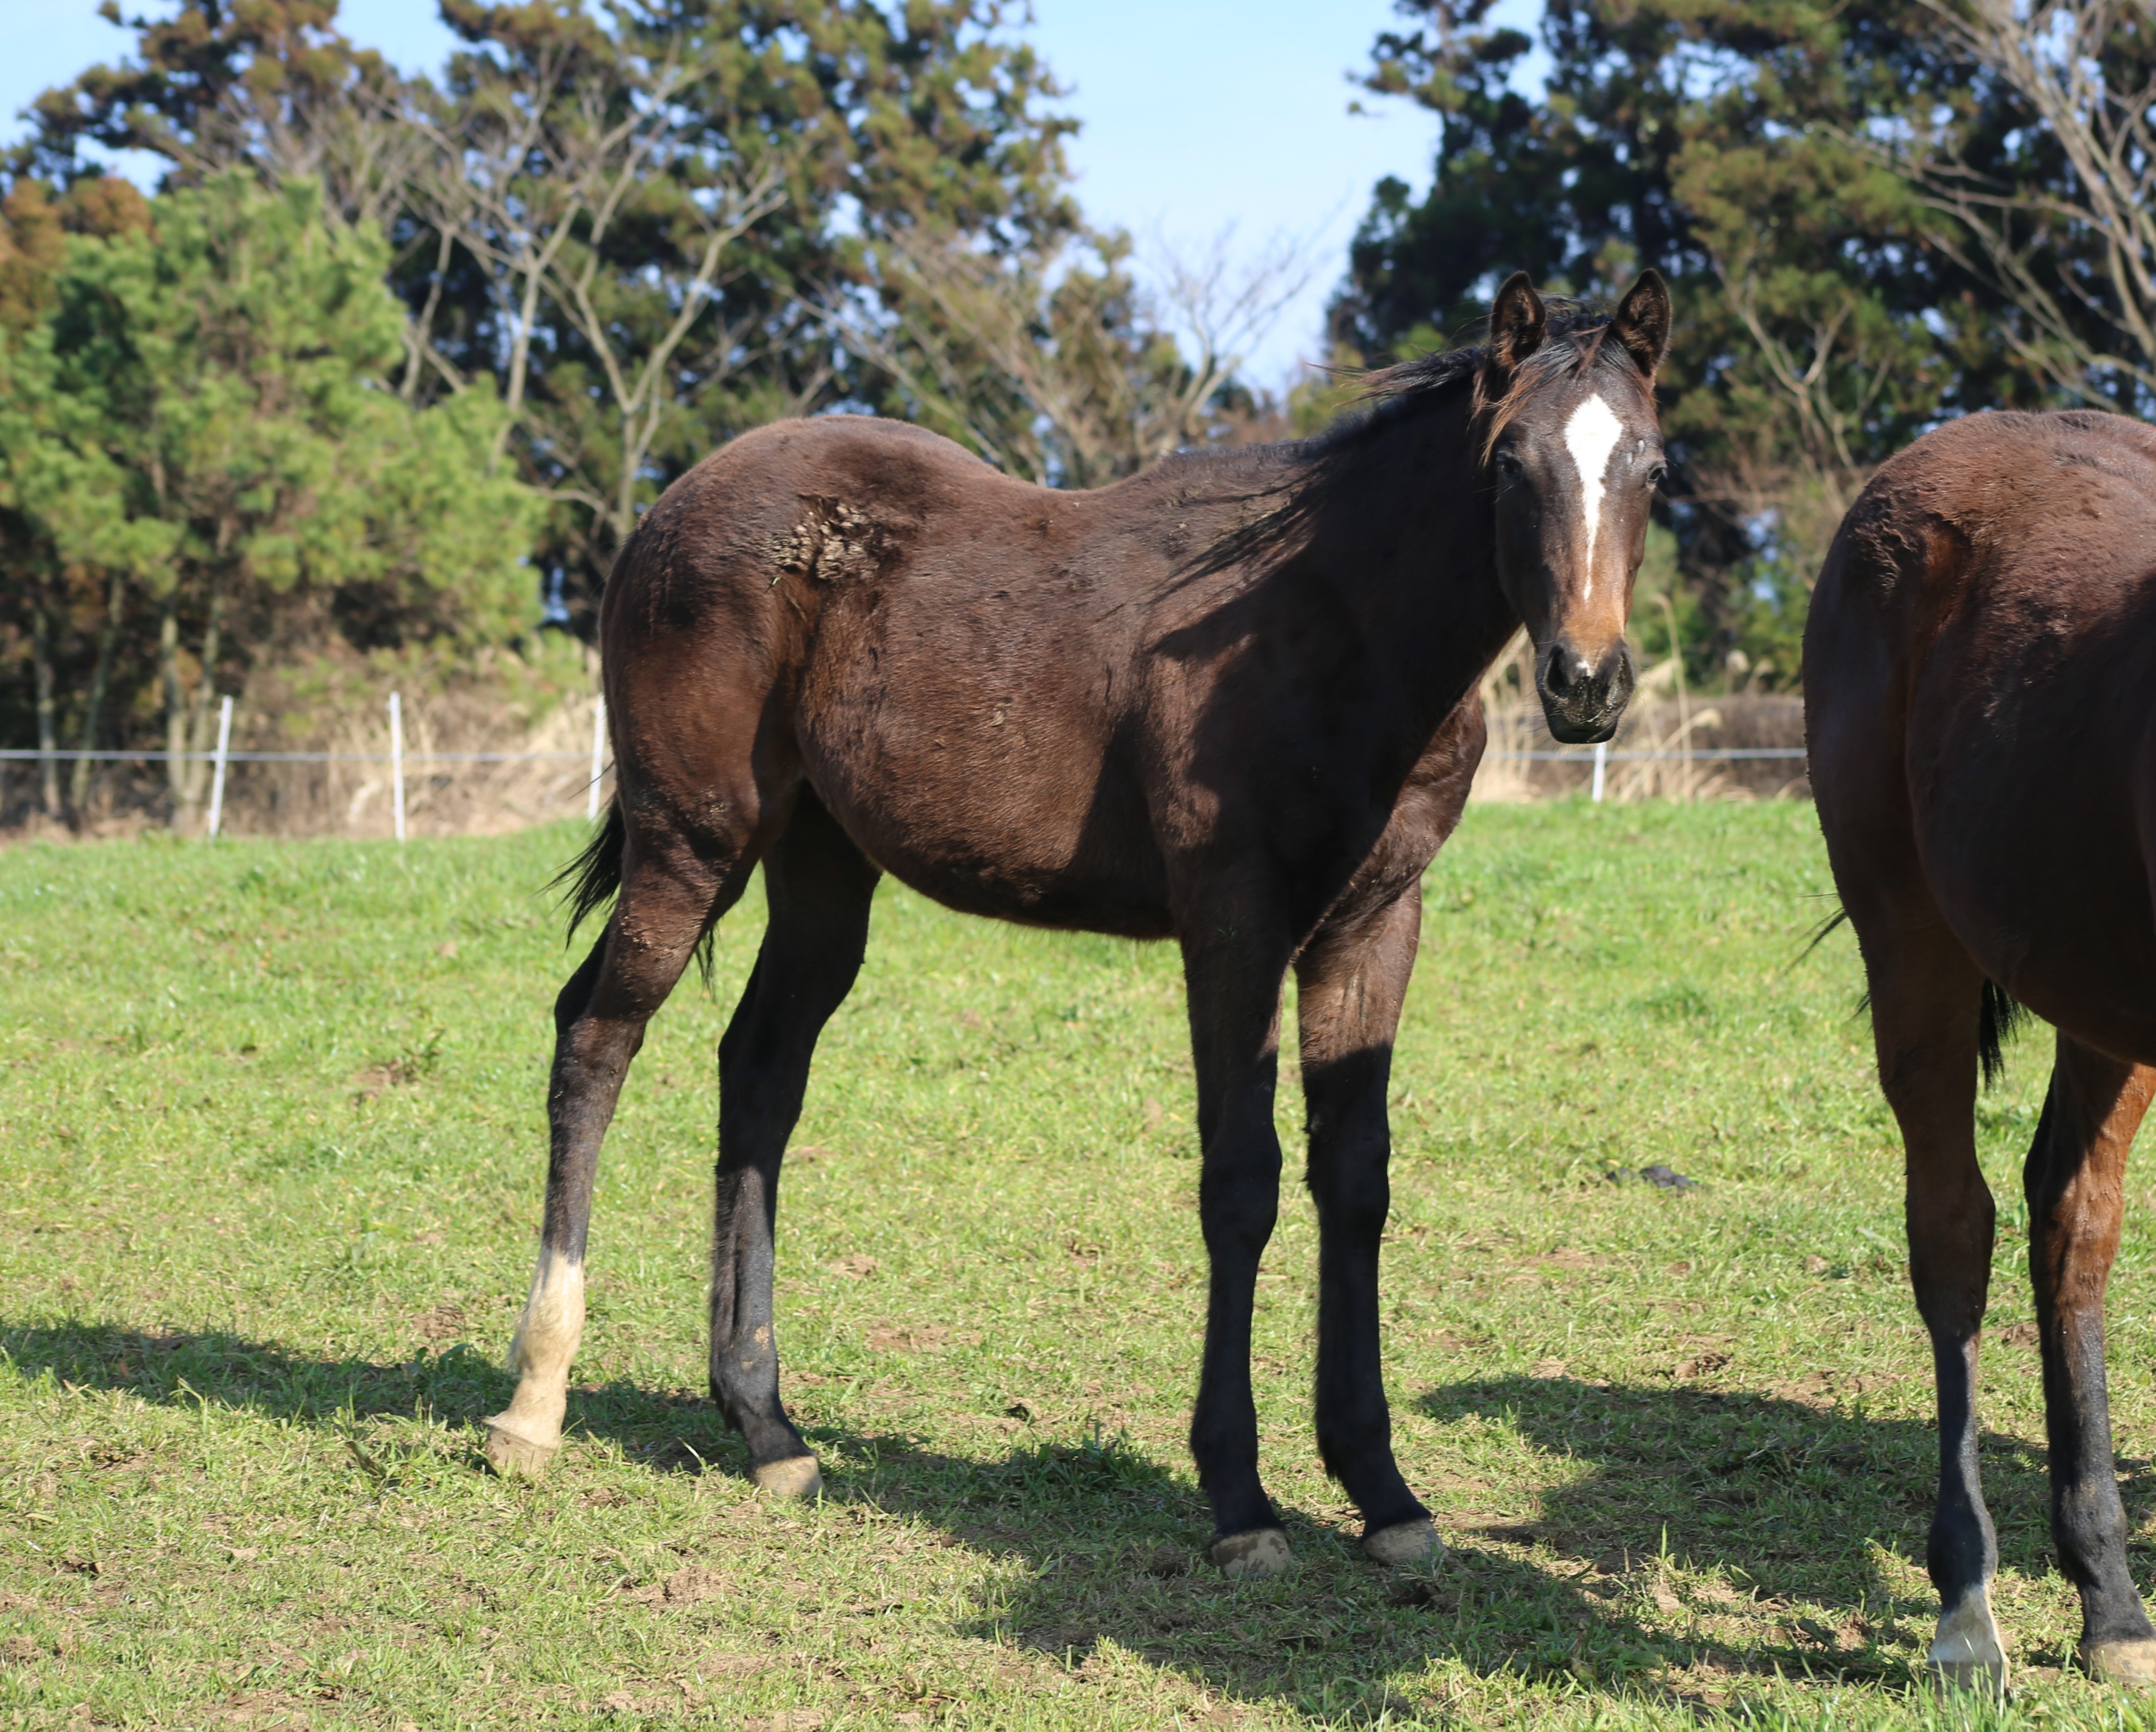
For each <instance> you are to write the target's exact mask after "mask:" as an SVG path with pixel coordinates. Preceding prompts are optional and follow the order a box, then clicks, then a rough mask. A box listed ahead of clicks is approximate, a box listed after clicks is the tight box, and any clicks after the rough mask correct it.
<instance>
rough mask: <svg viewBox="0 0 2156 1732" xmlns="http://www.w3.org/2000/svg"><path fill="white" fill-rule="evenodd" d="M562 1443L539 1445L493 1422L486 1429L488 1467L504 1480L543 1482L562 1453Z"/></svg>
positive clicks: (489, 1422)
mask: <svg viewBox="0 0 2156 1732" xmlns="http://www.w3.org/2000/svg"><path fill="white" fill-rule="evenodd" d="M561 1447H562V1446H561V1445H560V1444H558V1443H537V1442H533V1441H532V1440H531V1438H529V1437H522V1436H520V1435H519V1434H518V1433H516V1432H512V1431H511V1430H510V1429H509V1428H508V1427H506V1426H504V1425H502V1424H500V1423H499V1422H497V1421H495V1420H489V1421H488V1422H487V1426H486V1463H487V1465H488V1466H489V1467H490V1468H493V1469H494V1471H495V1473H499V1474H500V1475H501V1477H502V1478H504V1479H543V1478H546V1477H547V1467H548V1465H549V1464H550V1463H552V1461H553V1459H554V1457H555V1455H556V1453H557V1452H558V1451H559V1450H560V1448H561Z"/></svg>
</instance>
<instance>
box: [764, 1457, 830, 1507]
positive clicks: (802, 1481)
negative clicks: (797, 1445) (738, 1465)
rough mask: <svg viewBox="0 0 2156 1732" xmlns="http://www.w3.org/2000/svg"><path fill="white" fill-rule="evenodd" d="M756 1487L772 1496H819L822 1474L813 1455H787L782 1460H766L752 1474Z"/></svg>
mask: <svg viewBox="0 0 2156 1732" xmlns="http://www.w3.org/2000/svg"><path fill="white" fill-rule="evenodd" d="M752 1477H753V1478H755V1480H756V1489H757V1490H758V1491H760V1492H766V1493H768V1494H770V1495H771V1496H773V1497H774V1498H820V1497H822V1496H823V1495H824V1475H823V1473H822V1472H821V1471H820V1470H819V1468H818V1467H817V1465H816V1458H815V1457H814V1456H813V1455H789V1456H788V1457H787V1458H786V1459H785V1460H784V1461H783V1462H766V1463H764V1464H763V1465H762V1467H760V1468H757V1470H756V1472H755V1473H754V1475H753V1476H752Z"/></svg>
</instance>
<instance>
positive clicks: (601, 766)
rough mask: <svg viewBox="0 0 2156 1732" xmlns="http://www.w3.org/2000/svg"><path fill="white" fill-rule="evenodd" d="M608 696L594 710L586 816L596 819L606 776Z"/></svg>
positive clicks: (601, 697)
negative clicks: (603, 778)
mask: <svg viewBox="0 0 2156 1732" xmlns="http://www.w3.org/2000/svg"><path fill="white" fill-rule="evenodd" d="M605 754H606V694H605V693H604V692H601V693H600V694H599V700H598V704H597V705H594V706H593V710H592V784H591V787H590V788H589V789H588V790H587V791H586V793H585V796H584V816H585V817H587V818H591V819H596V818H597V817H598V815H599V778H600V777H601V776H603V775H605V774H606V756H605Z"/></svg>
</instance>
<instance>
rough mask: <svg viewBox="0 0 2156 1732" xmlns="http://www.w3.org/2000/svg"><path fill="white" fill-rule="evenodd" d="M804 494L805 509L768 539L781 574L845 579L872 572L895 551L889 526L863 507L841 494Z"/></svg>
mask: <svg viewBox="0 0 2156 1732" xmlns="http://www.w3.org/2000/svg"><path fill="white" fill-rule="evenodd" d="M803 497H804V498H805V499H807V500H808V511H807V512H806V513H805V514H804V515H803V517H802V519H801V520H800V521H799V522H798V523H797V524H795V525H793V528H792V529H790V530H786V531H785V532H784V533H783V534H782V535H773V537H772V538H771V541H770V542H769V548H770V553H771V562H772V563H773V565H774V566H777V567H778V571H779V576H785V575H786V574H787V573H788V572H789V571H791V572H795V573H798V574H799V575H800V576H804V577H807V578H809V579H811V580H812V581H814V582H818V583H844V582H848V581H850V580H852V579H855V578H861V577H866V576H870V575H871V574H873V573H874V572H875V571H876V569H877V568H878V567H879V566H881V565H882V564H883V562H884V561H885V559H887V558H888V557H889V556H891V553H892V551H894V549H895V547H896V540H895V538H894V537H893V535H891V530H890V529H889V527H888V526H887V525H885V524H884V523H882V522H881V521H880V520H877V519H875V518H873V517H870V515H868V513H866V512H865V511H863V510H860V509H859V508H858V507H856V506H854V505H848V504H847V503H846V502H845V501H844V500H836V499H824V498H820V497H818V496H816V495H814V494H804V495H803ZM777 581H778V580H777V579H776V578H774V579H773V582H777Z"/></svg>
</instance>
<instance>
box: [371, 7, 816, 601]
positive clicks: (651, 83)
mask: <svg viewBox="0 0 2156 1732" xmlns="http://www.w3.org/2000/svg"><path fill="white" fill-rule="evenodd" d="M575 54H576V49H575V47H574V45H573V44H562V45H560V46H558V47H556V46H548V47H545V48H542V49H540V50H539V51H538V52H536V54H534V55H533V56H532V57H531V59H528V60H527V61H526V62H525V63H523V64H521V66H518V67H517V68H516V69H514V73H513V74H512V75H508V76H504V77H502V78H501V79H498V80H495V81H494V82H491V83H489V84H487V85H483V86H481V87H480V88H479V89H477V90H474V91H473V92H472V93H471V94H470V95H469V96H468V97H467V98H466V100H465V101H464V102H463V103H461V104H460V105H458V106H456V107H455V108H454V109H450V110H446V111H445V112H444V114H442V115H435V116H432V117H429V118H427V119H425V120H423V122H422V126H423V131H425V132H426V134H427V136H428V137H429V141H430V143H431V146H432V155H433V159H434V160H433V163H432V165H431V167H430V169H429V172H427V173H425V174H424V175H423V176H416V177H414V178H413V185H414V187H415V189H416V190H415V198H414V202H415V204H417V206H418V208H419V209H420V210H421V212H422V213H423V215H424V217H425V219H426V221H427V222H428V223H429V225H430V226H431V227H432V228H433V229H434V232H435V233H436V235H437V236H438V237H439V248H440V252H441V258H440V261H439V269H438V270H437V272H436V279H437V282H438V283H439V280H440V279H442V278H443V277H444V276H445V275H446V273H447V267H448V263H449V253H450V251H451V249H453V248H459V249H463V250H464V251H465V252H466V253H467V254H470V257H471V258H472V259H474V260H475V261H476V262H477V263H478V264H479V265H480V268H481V270H482V272H483V273H484V274H485V279H486V283H487V287H488V293H489V296H490V300H491V301H492V304H493V307H494V312H495V320H496V324H497V326H498V329H499V330H500V332H501V334H502V340H503V350H504V352H503V353H502V355H501V356H500V361H501V392H502V397H503V401H504V402H505V404H506V406H507V407H508V409H509V411H510V415H509V418H508V420H507V421H506V422H505V423H504V427H503V431H502V433H501V435H500V438H501V440H502V441H503V443H504V445H505V447H506V442H507V440H508V439H509V438H511V437H512V436H514V435H516V434H518V433H521V434H522V435H523V436H524V437H526V438H529V439H531V440H532V441H534V442H535V443H536V444H538V445H539V446H541V447H542V448H544V451H545V453H546V457H547V468H548V469H549V470H550V471H551V474H549V475H548V476H547V477H546V478H545V484H546V487H547V491H548V492H549V494H551V495H552V497H554V498H556V499H557V500H565V501H569V502H572V503H573V504H575V505H579V506H581V507H583V509H584V510H586V511H587V512H588V514H589V515H590V519H591V521H592V525H593V530H594V532H595V533H594V535H593V540H594V541H595V543H597V544H600V545H601V546H603V547H604V549H605V551H607V552H610V551H612V549H613V548H618V547H619V546H620V545H621V544H622V542H623V541H626V540H627V539H628V537H629V535H630V533H631V532H632V531H633V530H634V528H635V526H636V515H637V499H638V489H639V485H640V484H642V483H643V482H644V480H645V479H648V477H647V474H646V472H647V469H648V467H649V462H650V460H651V458H652V454H653V450H654V445H655V444H656V443H657V442H658V440H659V438H660V433H661V431H662V429H663V428H664V427H665V424H666V421H667V418H668V417H669V416H670V414H672V413H675V412H677V411H679V410H680V409H681V408H682V407H684V404H683V402H682V398H681V392H682V389H683V382H684V381H685V380H687V381H690V382H691V383H690V385H689V387H688V388H689V389H690V390H692V391H704V390H709V389H711V388H712V387H715V386H716V384H718V383H719V382H721V381H723V380H724V379H725V378H726V377H728V375H729V374H730V373H731V372H732V371H734V369H735V367H736V366H737V364H738V362H739V360H740V358H741V354H740V351H741V332H740V331H737V330H736V329H734V328H732V327H731V326H730V325H728V324H727V323H726V321H725V320H718V319H710V318H706V313H707V312H709V311H710V310H711V309H712V307H713V305H714V303H715V302H716V300H717V299H718V296H719V293H720V290H721V288H722V287H723V286H724V284H726V281H727V280H728V279H729V276H730V275H731V271H732V269H738V268H739V261H738V260H737V259H734V258H733V256H732V255H731V252H730V249H731V248H732V247H733V245H734V243H737V241H739V240H740V239H741V238H742V236H743V235H744V234H746V233H747V232H748V230H749V229H750V228H752V226H753V225H754V224H755V223H757V222H758V221H760V220H761V219H762V218H764V217H766V216H767V215H769V214H770V213H772V212H773V211H774V210H776V209H778V208H779V207H780V206H781V205H782V204H783V202H785V199H786V197H787V191H786V186H785V177H784V172H783V164H782V163H781V162H780V161H778V160H777V158H776V157H775V156H773V155H771V154H769V153H766V154H763V155H762V156H759V158H758V159H757V161H754V162H750V161H744V160H742V159H741V158H738V157H731V156H729V157H726V158H723V159H719V160H714V158H713V156H712V154H711V152H710V151H708V150H706V149H703V148H701V141H699V140H697V139H696V137H695V136H694V135H696V133H698V132H699V131H701V130H703V128H704V127H705V126H706V121H705V120H704V118H703V117H702V116H701V115H697V114H696V113H695V112H693V110H691V109H690V108H689V107H688V106H686V105H685V104H684V101H683V98H684V96H685V94H686V93H688V92H689V91H690V89H691V88H692V86H694V85H695V84H696V81H697V78H698V76H699V74H697V73H696V71H695V70H694V69H690V68H689V67H686V66H684V65H682V64H679V63H675V62H671V61H662V62H659V63H656V64H644V65H640V66H638V67H636V68H635V69H634V88H633V89H632V90H630V91H629V92H628V93H627V95H626V96H625V95H624V90H623V89H622V83H623V76H622V69H621V68H620V67H619V65H616V66H614V67H613V68H610V69H608V74H607V75H605V76H603V77H602V76H598V75H588V76H587V75H579V74H577V72H576V71H575V70H574V69H573V67H572V61H573V59H574V57H575ZM632 227H634V228H635V229H636V230H637V231H638V234H637V238H634V239H633V240H632V239H630V238H629V235H628V231H629V229H630V228H632ZM654 233H660V234H663V235H664V237H665V243H664V244H663V245H661V244H654V241H653V238H652V237H653V235H654ZM630 256H641V257H642V258H643V259H644V260H645V262H644V264H642V265H641V267H640V268H636V269H625V268H624V263H623V260H624V258H625V257H630ZM434 304H435V303H434V297H433V295H430V297H429V300H428V302H427V303H426V305H424V306H423V308H422V310H421V311H420V313H419V315H418V316H417V317H416V318H415V319H414V320H413V333H412V336H411V338H410V341H411V344H412V346H413V356H412V363H411V365H410V366H408V368H407V372H406V378H405V386H406V388H407V390H409V389H411V388H412V387H413V383H414V381H415V379H416V377H417V375H418V369H419V368H420V367H421V366H427V367H430V368H432V369H433V370H434V371H435V372H437V373H439V375H440V376H441V377H443V378H444V379H445V380H446V381H448V382H449V383H450V384H451V386H452V387H453V388H454V387H460V386H461V384H462V383H463V381H462V380H461V379H460V378H459V377H458V376H457V373H456V370H455V369H454V367H453V366H451V365H450V363H449V361H447V360H446V359H444V357H443V356H442V355H441V354H440V352H439V350H437V349H436V348H435V347H434V344H433V342H432V341H431V325H432V315H433V313H434ZM565 334H566V335H568V336H571V337H572V339H573V340H574V341H576V342H577V345H578V346H579V348H580V350H581V351H582V355H581V358H582V360H583V365H584V367H585V369H586V372H587V377H586V379H585V381H584V389H583V392H582V394H581V395H580V396H579V397H577V400H576V401H575V402H573V403H563V402H553V401H545V402H539V401H535V400H534V399H533V397H532V396H531V390H530V386H531V377H532V345H533V343H534V341H536V340H539V339H541V338H542V337H545V338H547V339H550V340H552V341H555V342H557V343H558V342H559V341H560V338H561V337H562V336H563V335H565ZM554 358H555V359H556V360H557V362H558V360H559V357H558V356H557V357H554ZM593 563H594V566H595V568H597V569H601V570H603V569H604V559H603V557H600V558H595V560H594V561H593Z"/></svg>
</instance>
